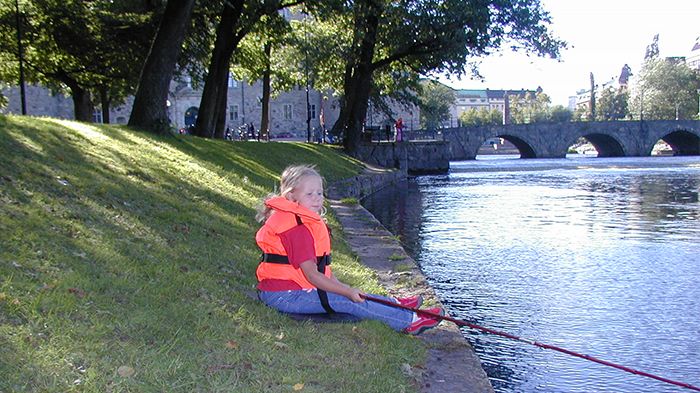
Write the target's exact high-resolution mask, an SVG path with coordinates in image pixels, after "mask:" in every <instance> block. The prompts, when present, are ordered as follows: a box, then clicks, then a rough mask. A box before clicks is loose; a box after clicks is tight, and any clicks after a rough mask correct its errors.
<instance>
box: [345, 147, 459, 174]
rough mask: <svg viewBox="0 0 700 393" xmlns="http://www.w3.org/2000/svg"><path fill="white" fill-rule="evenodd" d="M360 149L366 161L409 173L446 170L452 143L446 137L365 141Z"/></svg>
mask: <svg viewBox="0 0 700 393" xmlns="http://www.w3.org/2000/svg"><path fill="white" fill-rule="evenodd" d="M357 153H358V158H359V159H360V160H362V161H364V162H367V163H370V164H372V165H378V166H381V167H384V168H397V169H399V170H401V171H403V172H407V173H410V174H427V173H446V172H447V171H448V170H449V169H450V154H451V153H450V147H449V143H448V142H444V141H410V142H398V143H397V142H374V143H366V144H361V145H360V147H359V148H358V152H357Z"/></svg>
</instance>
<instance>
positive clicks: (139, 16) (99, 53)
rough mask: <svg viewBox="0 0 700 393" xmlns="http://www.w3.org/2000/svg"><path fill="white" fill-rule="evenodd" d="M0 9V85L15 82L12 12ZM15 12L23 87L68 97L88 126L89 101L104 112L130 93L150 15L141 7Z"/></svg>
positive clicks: (35, 2)
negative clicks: (98, 103) (40, 86)
mask: <svg viewBox="0 0 700 393" xmlns="http://www.w3.org/2000/svg"><path fill="white" fill-rule="evenodd" d="M1 4H2V6H1V7H0V29H1V30H2V34H0V58H2V60H3V61H2V62H0V63H2V65H1V66H0V79H1V80H4V81H8V82H10V81H12V82H16V80H17V78H16V75H17V71H16V70H17V68H18V67H17V61H18V58H17V52H18V48H17V42H16V39H15V38H14V37H16V35H15V34H14V32H15V31H16V28H17V27H16V23H15V15H14V14H15V12H14V6H12V7H10V6H9V1H8V0H2V3H1ZM10 10H11V11H10ZM20 12H21V15H20V18H19V20H20V22H21V23H20V29H21V31H22V38H23V39H22V46H23V47H25V50H24V56H23V58H24V63H25V65H26V67H25V79H26V81H27V82H29V83H41V84H43V85H45V86H47V87H49V88H51V89H52V90H54V91H66V90H67V91H69V92H70V94H71V97H72V98H73V104H74V113H75V118H76V119H78V120H82V121H88V122H89V121H92V116H93V112H94V104H93V99H92V97H93V96H94V95H100V97H101V100H102V104H103V105H102V106H103V112H105V111H107V110H108V109H109V105H110V103H111V102H115V101H120V100H123V99H124V98H125V97H126V96H127V95H128V94H130V93H132V92H133V89H134V87H135V86H136V83H137V80H138V74H139V67H140V64H141V60H142V59H143V58H144V56H143V53H144V52H145V51H144V47H145V45H147V42H148V40H149V37H151V33H152V31H154V29H153V28H152V21H151V15H153V14H154V10H153V9H151V8H148V6H147V5H144V4H143V3H142V2H140V1H123V2H112V1H106V0H103V1H99V0H96V1H92V2H84V1H78V0H28V1H24V2H22V4H21V8H20ZM105 120H107V121H108V117H107V118H106V119H105Z"/></svg>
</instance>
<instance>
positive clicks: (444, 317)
mask: <svg viewBox="0 0 700 393" xmlns="http://www.w3.org/2000/svg"><path fill="white" fill-rule="evenodd" d="M362 297H363V298H365V299H367V300H371V301H373V302H377V303H381V304H385V305H387V306H391V307H396V308H403V309H405V310H410V311H413V312H415V313H419V314H424V315H430V316H431V317H434V318H437V319H441V320H445V321H450V322H453V323H455V324H456V325H458V326H466V327H469V328H472V329H476V330H481V331H482V332H486V333H491V334H495V335H498V336H502V337H507V338H510V339H512V340H516V341H520V342H524V343H528V344H530V345H534V346H536V347H540V348H545V349H553V350H555V351H559V352H561V353H565V354H567V355H571V356H576V357H579V358H582V359H586V360H590V361H592V362H596V363H600V364H602V365H605V366H609V367H614V368H616V369H618V370H622V371H627V372H628V373H632V374H636V375H641V376H644V377H649V378H653V379H656V380H657V381H661V382H666V383H670V384H672V385H676V386H680V387H683V388H686V389H691V390H695V391H698V392H700V387H697V386H693V385H691V384H689V383H685V382H679V381H674V380H672V379H668V378H664V377H660V376H658V375H654V374H650V373H647V372H644V371H640V370H635V369H633V368H630V367H626V366H622V365H619V364H616V363H613V362H609V361H607V360H602V359H598V358H596V357H593V356H590V355H585V354H582V353H578V352H574V351H571V350H568V349H566V348H561V347H557V346H555V345H550V344H544V343H541V342H537V341H535V340H530V339H527V338H523V337H518V336H516V335H514V334H510V333H506V332H502V331H499V330H495V329H489V328H487V327H483V326H479V325H476V324H473V323H470V322H467V321H463V320H460V319H455V318H452V317H450V316H447V315H440V314H436V313H433V312H430V311H426V310H419V309H417V308H413V307H408V306H404V305H402V304H400V303H394V302H392V301H389V300H385V299H382V298H378V297H374V296H369V295H362Z"/></svg>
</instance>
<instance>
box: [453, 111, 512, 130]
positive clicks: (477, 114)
mask: <svg viewBox="0 0 700 393" xmlns="http://www.w3.org/2000/svg"><path fill="white" fill-rule="evenodd" d="M459 123H460V124H461V125H463V126H485V125H501V124H503V113H502V112H501V111H500V110H498V109H496V108H491V109H487V108H481V109H478V110H477V109H471V110H467V111H464V112H462V114H460V115H459Z"/></svg>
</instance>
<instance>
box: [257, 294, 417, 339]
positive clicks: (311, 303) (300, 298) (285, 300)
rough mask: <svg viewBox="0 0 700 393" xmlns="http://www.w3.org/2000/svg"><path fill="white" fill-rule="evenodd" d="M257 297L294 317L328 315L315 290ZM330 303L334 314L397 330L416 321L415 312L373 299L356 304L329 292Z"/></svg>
mask: <svg viewBox="0 0 700 393" xmlns="http://www.w3.org/2000/svg"><path fill="white" fill-rule="evenodd" d="M368 295H369V294H368ZM372 296H375V297H378V298H383V299H387V300H391V301H393V299H391V298H387V297H384V296H378V295H372ZM258 297H260V300H262V301H263V303H265V304H267V305H268V306H270V307H272V308H274V309H276V310H279V311H281V312H286V313H294V314H323V313H325V312H326V310H324V309H323V306H322V305H321V300H319V298H318V293H317V292H316V290H315V289H308V290H296V291H260V292H259V293H258ZM328 303H329V304H330V306H331V308H333V310H335V312H339V313H346V314H351V315H354V316H356V317H359V318H362V319H374V320H377V321H381V322H384V323H385V324H387V325H389V327H391V328H392V329H394V330H396V331H402V330H404V329H406V328H407V327H408V326H409V325H410V324H411V321H412V320H413V311H409V310H405V309H401V308H396V307H391V306H387V305H384V304H381V303H377V302H373V301H370V300H365V301H364V302H362V303H355V302H353V301H352V300H350V299H348V298H346V297H345V296H342V295H338V294H336V293H332V292H328Z"/></svg>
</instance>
